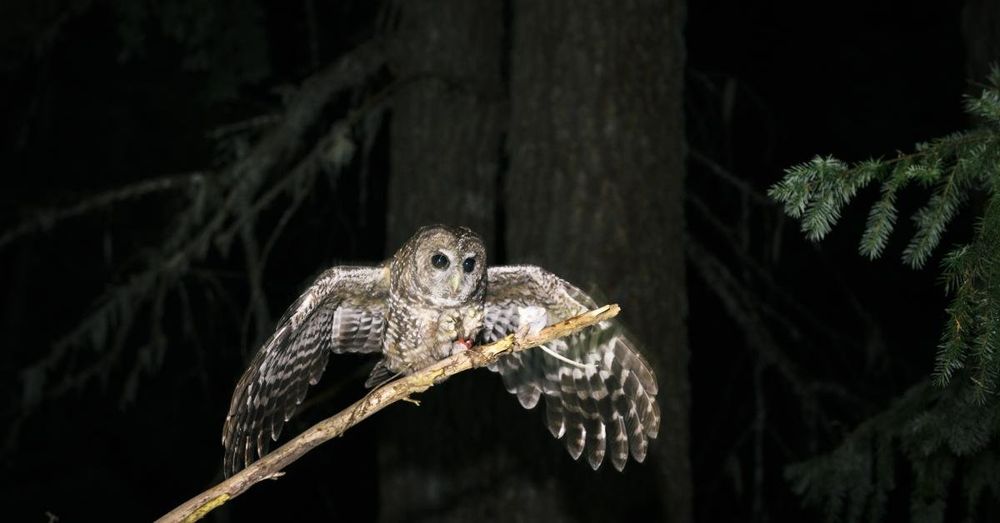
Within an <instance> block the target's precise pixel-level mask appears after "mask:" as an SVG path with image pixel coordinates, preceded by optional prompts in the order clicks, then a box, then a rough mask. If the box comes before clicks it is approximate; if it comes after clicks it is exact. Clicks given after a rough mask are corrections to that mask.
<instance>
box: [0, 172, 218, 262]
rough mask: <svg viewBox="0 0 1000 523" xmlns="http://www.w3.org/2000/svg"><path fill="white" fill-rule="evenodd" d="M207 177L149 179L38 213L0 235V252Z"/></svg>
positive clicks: (201, 174)
mask: <svg viewBox="0 0 1000 523" xmlns="http://www.w3.org/2000/svg"><path fill="white" fill-rule="evenodd" d="M209 175H210V173H208V172H205V171H197V172H192V173H184V174H175V175H170V176H162V177H158V178H151V179H148V180H143V181H141V182H136V183H133V184H129V185H125V186H123V187H119V188H117V189H112V190H110V191H106V192H102V193H98V194H95V195H93V196H90V197H88V198H86V199H84V200H82V201H79V202H77V203H74V204H73V205H70V206H67V207H61V208H56V209H48V210H44V211H39V212H37V213H36V214H35V216H33V217H31V218H28V219H26V220H24V221H22V222H21V223H19V224H17V225H15V226H14V227H13V228H11V229H8V230H6V231H4V232H3V233H2V234H0V249H2V248H4V247H6V246H7V245H8V244H10V243H11V242H13V241H14V240H17V239H18V238H20V237H22V236H26V235H29V234H34V233H36V232H39V231H45V230H48V229H50V228H52V227H53V226H55V225H56V224H57V223H58V222H61V221H63V220H65V219H67V218H75V217H77V216H81V215H84V214H87V213H90V212H93V211H96V210H99V209H103V208H105V207H107V206H109V205H112V204H115V203H118V202H121V201H126V200H134V199H136V198H141V197H143V196H146V195H148V194H152V193H157V192H164V191H171V190H177V189H187V188H188V187H191V185H193V184H197V183H203V182H204V180H205V178H206V177H208V176H209Z"/></svg>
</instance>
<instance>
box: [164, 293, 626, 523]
mask: <svg viewBox="0 0 1000 523" xmlns="http://www.w3.org/2000/svg"><path fill="white" fill-rule="evenodd" d="M619 310H620V309H619V307H618V305H617V304H611V305H605V306H604V307H601V308H598V309H594V310H592V311H588V312H585V313H583V314H580V315H579V316H574V317H572V318H570V319H568V320H566V321H563V322H560V323H556V324H554V325H550V326H548V327H546V328H544V329H542V330H541V331H539V332H538V334H530V335H528V336H525V337H523V338H517V337H515V336H514V335H510V336H507V337H506V338H503V339H501V340H499V341H496V342H494V343H491V344H489V345H483V346H480V347H474V348H473V349H471V350H468V351H463V352H460V353H458V354H455V355H454V356H451V357H449V358H447V359H444V360H441V361H439V362H437V363H435V364H434V365H431V366H429V367H427V368H426V369H423V370H421V371H420V372H417V373H415V374H411V375H409V376H405V377H403V378H400V379H398V380H396V381H392V382H389V383H387V384H386V385H385V386H383V387H381V388H379V389H376V390H374V391H372V392H371V393H369V394H368V395H367V396H365V397H364V398H362V399H361V400H359V401H357V402H355V403H354V404H353V405H351V406H350V407H347V408H346V409H344V410H342V411H340V412H339V413H337V414H335V415H333V416H331V417H329V418H327V419H325V420H323V421H321V422H319V423H317V424H315V425H313V426H312V427H310V428H309V429H308V430H306V431H305V432H303V433H302V434H299V435H298V436H296V437H295V438H294V439H292V440H291V441H289V442H288V443H285V444H284V445H282V446H281V447H279V448H277V449H276V450H274V451H273V452H271V453H270V454H268V455H266V456H264V457H263V458H261V459H260V460H259V461H257V462H255V463H253V464H251V465H250V466H249V467H247V468H245V469H243V470H242V471H240V472H239V473H238V474H236V475H235V476H233V477H231V478H229V479H227V480H225V481H223V482H222V483H219V484H218V485H216V486H214V487H212V488H210V489H208V490H206V491H204V492H202V493H201V494H198V495H197V496H195V497H193V498H191V499H189V500H188V501H186V502H185V503H184V504H182V505H180V506H178V507H177V508H175V509H173V510H171V511H170V512H169V513H167V514H166V515H164V516H163V517H161V518H160V519H158V520H157V521H158V522H160V523H169V522H179V521H183V522H190V521H197V520H199V519H201V518H202V517H204V516H205V514H208V513H209V512H211V511H212V510H213V509H215V508H216V507H218V506H219V505H222V504H223V503H225V502H227V501H229V500H230V499H233V498H235V497H236V496H239V495H240V494H242V493H244V492H246V491H247V489H249V488H250V487H252V486H253V485H254V484H256V483H259V482H260V481H263V480H265V479H273V478H277V477H278V476H280V475H281V474H282V470H283V469H284V468H285V467H287V466H288V465H290V464H291V463H292V462H294V461H296V460H298V459H299V458H301V457H302V456H303V455H305V454H306V453H307V452H309V451H310V450H312V449H314V448H316V447H317V446H319V445H320V444H322V443H324V442H326V441H327V440H330V439H332V438H335V437H337V436H340V435H341V434H343V433H344V432H346V431H347V429H349V428H351V427H353V426H354V425H357V424H358V423H360V422H361V421H363V420H365V419H366V418H368V417H369V416H371V415H372V414H375V413H376V412H378V411H380V410H382V409H384V408H385V407H387V406H389V405H391V404H393V403H395V402H397V401H400V400H405V401H414V400H413V399H412V398H411V396H412V395H414V394H418V393H421V392H424V391H426V390H427V389H429V388H431V387H433V386H434V385H437V384H438V383H441V382H442V381H444V379H445V378H447V377H449V376H452V375H454V374H458V373H459V372H462V371H466V370H469V369H473V368H478V367H485V366H486V365H489V364H490V363H493V362H495V361H496V360H497V359H498V358H500V357H501V356H502V355H504V354H508V353H512V352H518V351H522V350H526V349H530V348H532V347H537V346H538V345H542V344H544V343H548V342H550V341H552V340H554V339H557V338H562V337H564V336H568V335H570V334H572V333H574V332H577V331H580V330H582V329H584V328H587V327H589V326H591V325H595V324H597V323H600V322H602V321H606V320H609V319H611V318H614V317H615V316H617V315H618V312H619Z"/></svg>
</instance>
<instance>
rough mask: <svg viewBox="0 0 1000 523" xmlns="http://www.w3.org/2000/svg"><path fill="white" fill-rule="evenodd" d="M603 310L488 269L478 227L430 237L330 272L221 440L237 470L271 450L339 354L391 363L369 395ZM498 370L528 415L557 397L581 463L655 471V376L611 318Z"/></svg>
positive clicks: (515, 271)
mask: <svg viewBox="0 0 1000 523" xmlns="http://www.w3.org/2000/svg"><path fill="white" fill-rule="evenodd" d="M594 307H595V303H594V301H593V300H592V299H591V298H590V297H589V296H587V295H586V294H585V293H583V292H582V291H581V290H580V289H578V288H576V287H575V286H573V285H571V284H570V283H567V282H566V281H564V280H562V279H560V278H559V277H557V276H555V275H553V274H551V273H549V272H547V271H545V270H544V269H541V268H539V267H534V266H525V265H521V266H498V267H489V268H487V265H486V249H485V247H484V245H483V241H482V239H481V238H480V237H479V236H478V235H477V234H475V233H474V232H472V231H471V230H470V229H468V228H465V227H450V226H443V225H435V226H428V227H424V228H421V229H420V230H418V231H417V233H416V234H414V235H413V237H412V238H410V239H409V240H408V241H407V242H406V243H405V244H404V245H403V246H402V247H401V248H400V249H399V251H397V252H396V254H395V255H393V257H392V258H391V259H389V260H388V261H386V262H384V263H382V264H381V265H378V266H375V267H350V266H338V267H333V268H331V269H328V270H326V271H325V272H323V273H322V274H320V276H319V277H318V278H317V279H316V281H315V282H314V283H313V284H312V285H311V286H310V287H309V288H308V289H306V290H305V292H303V293H302V295H301V296H299V298H298V299H297V300H296V301H295V302H294V303H292V305H291V306H290V307H289V308H288V310H287V311H286V312H285V314H284V316H282V318H281V320H280V321H279V323H278V327H277V330H276V331H275V332H274V334H273V335H272V336H271V337H270V339H268V340H267V342H266V343H264V345H263V347H261V349H260V350H259V351H258V352H257V354H256V355H255V356H254V358H253V360H252V361H251V362H250V365H249V367H248V368H247V370H246V372H244V374H243V377H242V378H240V381H239V383H237V385H236V390H235V392H234V393H233V398H232V403H231V404H230V407H229V414H228V415H227V416H226V422H225V426H224V428H223V433H222V444H223V447H224V448H225V458H224V462H225V472H226V474H227V475H232V474H234V473H236V472H237V471H238V470H239V469H241V468H242V467H244V466H246V465H249V464H250V463H251V462H253V461H255V460H256V459H258V458H259V457H261V456H263V455H264V454H266V453H267V451H268V445H269V443H270V440H275V441H277V439H278V436H279V435H280V433H281V428H282V425H283V424H284V423H285V422H286V421H288V420H289V419H290V418H291V417H292V416H293V415H294V414H295V411H296V409H297V408H298V406H299V404H300V403H301V402H302V400H303V399H304V398H305V395H306V391H307V389H308V388H309V386H310V385H315V384H316V383H317V382H318V381H319V379H320V376H321V375H322V373H323V369H324V368H325V367H326V363H327V358H328V356H329V355H330V353H335V354H339V353H344V352H354V353H373V354H379V355H380V356H381V359H380V360H379V361H378V362H377V363H376V365H375V368H374V369H373V370H372V372H371V375H370V376H369V378H368V380H367V382H366V386H368V387H371V386H376V385H378V384H380V383H383V382H384V381H386V380H388V379H390V378H392V377H393V376H395V375H400V374H404V375H405V374H410V373H413V372H416V371H418V370H420V369H422V368H424V367H426V366H428V365H430V364H432V363H434V362H436V361H439V360H441V359H444V358H446V357H448V356H450V355H452V354H454V353H455V352H456V351H462V350H468V349H470V348H471V347H472V346H473V345H475V344H480V343H489V342H492V341H495V340H498V339H500V338H502V337H504V336H506V335H508V334H511V333H515V332H523V331H524V330H531V331H537V330H538V329H540V328H541V327H544V326H545V325H547V324H551V323H556V322H559V321H562V320H564V319H566V318H569V317H571V316H575V315H577V314H579V313H582V312H585V311H587V310H589V309H592V308H594ZM545 349H546V350H544V351H543V350H539V349H532V350H527V351H521V352H517V353H513V354H508V355H504V356H502V357H501V358H500V359H499V360H497V362H496V363H495V364H493V365H491V366H490V367H489V369H490V370H492V371H494V372H498V373H500V375H501V376H502V378H503V382H504V385H505V386H506V388H507V390H508V391H509V392H510V393H512V394H515V395H516V396H517V399H518V401H519V402H520V403H521V405H522V406H524V407H525V408H527V409H531V408H534V407H535V405H537V404H538V401H539V399H541V398H542V397H544V398H545V407H546V409H545V410H546V425H547V426H548V428H549V431H551V433H552V435H553V436H555V437H556V438H557V439H561V440H563V442H564V443H565V445H566V448H567V449H568V450H569V453H570V455H571V456H572V457H573V459H578V458H579V457H580V456H581V455H583V454H585V455H586V458H587V461H588V463H589V464H590V466H591V467H593V468H594V469H597V468H598V467H599V466H600V465H601V463H602V462H603V461H604V458H605V457H607V458H609V459H610V461H611V463H612V465H614V467H615V468H616V469H618V470H622V469H623V468H624V467H625V463H626V461H627V460H628V456H629V454H630V453H631V455H632V457H633V458H634V459H635V460H636V461H639V462H641V461H643V459H645V457H646V450H647V447H648V443H649V440H650V439H652V438H655V437H656V434H657V430H658V429H659V425H660V411H659V407H658V406H657V404H656V390H657V385H656V377H655V375H654V374H653V371H652V369H651V368H650V366H649V364H648V363H647V362H646V360H645V359H644V358H643V357H642V355H640V354H639V351H638V350H637V349H636V345H635V343H634V342H633V341H632V340H631V339H630V338H629V337H628V336H627V335H626V334H625V333H624V332H623V331H622V329H621V328H620V327H619V326H618V325H617V324H616V323H615V322H612V321H606V322H603V323H601V324H599V325H598V326H596V327H593V328H590V329H587V330H585V331H583V332H579V333H576V334H573V335H571V336H568V337H565V338H562V339H559V340H555V341H552V342H549V343H548V344H547V345H546V347H545Z"/></svg>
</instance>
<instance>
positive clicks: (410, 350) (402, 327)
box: [383, 300, 483, 373]
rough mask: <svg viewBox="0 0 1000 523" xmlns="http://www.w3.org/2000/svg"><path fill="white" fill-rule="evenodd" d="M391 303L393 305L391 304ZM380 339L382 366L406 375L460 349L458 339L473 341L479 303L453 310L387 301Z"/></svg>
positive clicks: (480, 310) (480, 314) (480, 317)
mask: <svg viewBox="0 0 1000 523" xmlns="http://www.w3.org/2000/svg"><path fill="white" fill-rule="evenodd" d="M394 301H395V303H393V302H394ZM389 305H390V306H389V310H388V315H389V318H388V321H387V325H388V328H387V330H386V333H385V338H384V340H383V355H384V356H385V363H386V367H388V368H389V369H390V370H392V371H394V372H404V373H409V372H413V371H416V370H419V369H421V368H423V367H426V366H428V365H431V364H433V363H434V362H436V361H439V360H442V359H444V358H447V357H448V356H450V355H452V354H454V353H455V351H457V350H461V348H462V347H461V345H460V344H458V343H456V341H457V340H460V339H475V338H476V337H477V336H478V335H479V332H480V331H481V330H482V326H483V304H482V303H479V302H472V303H468V304H462V305H458V306H455V307H437V306H432V305H425V304H421V303H412V302H404V301H402V300H390V304H389Z"/></svg>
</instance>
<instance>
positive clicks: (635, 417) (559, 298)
mask: <svg viewBox="0 0 1000 523" xmlns="http://www.w3.org/2000/svg"><path fill="white" fill-rule="evenodd" d="M488 278H489V281H488V284H487V295H486V311H485V319H484V322H483V323H484V325H483V327H484V334H483V336H484V337H485V341H488V342H489V341H494V340H497V339H499V338H502V337H503V336H506V335H507V334H510V333H512V332H516V331H517V330H519V329H520V328H523V327H526V326H527V325H526V324H530V323H531V322H535V321H537V317H538V311H542V312H543V313H544V316H543V317H542V321H544V323H545V324H552V323H556V322H559V321H562V320H564V319H567V318H569V317H571V316H575V315H577V314H579V313H582V312H585V311H587V310H588V309H592V308H594V307H595V304H594V301H593V300H592V299H591V298H590V297H589V296H587V295H586V294H585V293H584V292H583V291H581V290H580V289H578V288H576V287H574V286H573V285H571V284H570V283H568V282H566V281H564V280H562V279H560V278H559V277H557V276H555V275H553V274H551V273H549V272H546V271H545V270H543V269H541V268H538V267H532V266H509V267H491V268H490V269H489V271H488ZM542 326H544V325H542ZM547 347H548V348H549V349H550V350H553V351H555V352H556V353H558V354H559V355H561V356H563V357H564V358H566V359H569V360H573V361H575V362H578V363H579V364H581V365H575V364H572V363H570V362H566V361H562V360H560V359H558V358H556V357H554V356H552V355H551V354H548V353H546V352H544V351H542V350H540V349H533V350H528V351H522V352H517V353H514V354H510V355H507V356H504V357H502V358H501V359H500V360H498V361H497V363H495V364H494V365H492V366H490V370H493V371H495V372H499V373H500V374H501V375H502V376H503V381H504V384H505V385H506V387H507V390H508V391H509V392H511V393H512V394H516V395H517V399H518V400H519V401H520V402H521V405H522V406H524V407H525V408H528V409H530V408H533V407H534V406H535V405H536V404H537V403H538V399H539V398H540V397H541V396H542V395H544V396H545V406H546V419H547V425H548V427H549V430H550V431H551V432H552V435H553V436H555V437H556V438H559V439H563V440H564V442H565V444H566V448H567V450H569V453H570V455H571V456H573V459H577V458H579V457H580V455H581V454H582V453H584V451H585V450H586V455H587V461H588V462H589V463H590V466H591V467H593V468H594V469H597V468H598V467H599V466H600V465H601V462H602V461H603V460H604V457H605V456H608V458H609V459H610V460H611V463H612V464H613V465H614V467H615V468H616V469H618V470H622V469H623V468H624V467H625V462H626V461H627V460H628V455H629V453H630V452H631V454H632V457H633V458H635V460H636V461H639V462H641V461H642V460H643V459H645V457H646V450H647V448H648V445H649V440H650V439H652V438H655V437H656V434H657V431H658V430H659V426H660V409H659V407H658V406H657V404H656V376H655V375H654V374H653V371H652V369H651V368H650V366H649V363H647V362H646V360H645V359H643V357H642V356H641V355H640V354H639V351H638V350H637V349H636V345H635V343H634V342H633V341H632V340H631V339H630V338H629V337H628V336H627V335H626V334H625V333H624V331H623V330H622V328H621V327H620V326H619V325H618V324H617V323H615V322H613V321H609V322H602V323H601V324H599V325H597V326H596V327H593V328H590V329H587V330H585V331H582V332H580V333H576V334H573V335H571V336H568V337H566V338H561V339H559V340H556V341H554V342H551V343H549V344H547Z"/></svg>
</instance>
